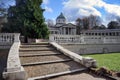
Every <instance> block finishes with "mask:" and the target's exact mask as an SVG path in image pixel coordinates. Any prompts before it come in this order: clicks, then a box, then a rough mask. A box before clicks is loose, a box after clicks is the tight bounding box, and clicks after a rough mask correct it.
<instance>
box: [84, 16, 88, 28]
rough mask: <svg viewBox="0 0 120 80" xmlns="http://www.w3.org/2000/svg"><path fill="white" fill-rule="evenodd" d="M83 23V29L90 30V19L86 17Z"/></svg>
mask: <svg viewBox="0 0 120 80" xmlns="http://www.w3.org/2000/svg"><path fill="white" fill-rule="evenodd" d="M82 22H83V27H84V28H83V29H89V18H88V17H84V18H83V19H82Z"/></svg>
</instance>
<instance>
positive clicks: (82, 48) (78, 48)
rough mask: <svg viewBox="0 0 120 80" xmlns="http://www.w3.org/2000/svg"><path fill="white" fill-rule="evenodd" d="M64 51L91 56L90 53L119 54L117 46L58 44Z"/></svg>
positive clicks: (118, 45)
mask: <svg viewBox="0 0 120 80" xmlns="http://www.w3.org/2000/svg"><path fill="white" fill-rule="evenodd" d="M60 45H61V46H63V47H65V48H66V49H68V50H70V51H72V52H75V53H77V54H92V53H111V52H120V43H119V44H115V43H114V44H113V43H112V44H60Z"/></svg>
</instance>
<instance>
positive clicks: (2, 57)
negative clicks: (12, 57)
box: [0, 49, 9, 80]
mask: <svg viewBox="0 0 120 80" xmlns="http://www.w3.org/2000/svg"><path fill="white" fill-rule="evenodd" d="M8 51H9V50H8V49H7V50H6V49H5V50H1V49H0V80H3V79H2V72H3V71H4V69H5V67H6V65H7V56H8Z"/></svg>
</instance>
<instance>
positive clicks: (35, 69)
mask: <svg viewBox="0 0 120 80" xmlns="http://www.w3.org/2000/svg"><path fill="white" fill-rule="evenodd" d="M19 53H20V54H19V56H20V60H21V65H22V66H23V67H24V69H25V71H26V72H27V76H28V78H31V79H43V78H46V77H50V76H51V77H53V76H57V75H62V74H68V73H73V72H78V71H82V70H86V68H85V67H84V66H82V65H80V64H79V63H77V62H75V61H73V60H72V59H70V58H69V57H67V56H65V55H64V54H62V53H61V52H59V51H57V50H56V49H55V48H53V47H52V46H51V45H49V43H38V44H32V43H31V44H22V45H21V46H20V50H19Z"/></svg>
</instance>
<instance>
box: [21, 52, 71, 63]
mask: <svg viewBox="0 0 120 80" xmlns="http://www.w3.org/2000/svg"><path fill="white" fill-rule="evenodd" d="M64 59H69V57H67V56H64V55H63V54H60V55H50V56H31V57H20V60H21V64H25V63H34V62H45V61H56V60H64Z"/></svg>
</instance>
